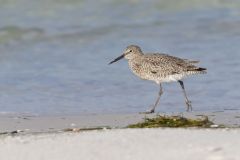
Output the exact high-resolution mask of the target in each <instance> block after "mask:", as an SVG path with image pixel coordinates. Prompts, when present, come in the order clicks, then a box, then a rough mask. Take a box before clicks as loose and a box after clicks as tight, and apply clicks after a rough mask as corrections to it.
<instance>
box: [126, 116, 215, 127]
mask: <svg viewBox="0 0 240 160" xmlns="http://www.w3.org/2000/svg"><path fill="white" fill-rule="evenodd" d="M213 125H214V123H213V122H211V121H210V120H209V119H208V117H207V116H204V117H203V118H197V119H190V118H185V117H183V116H165V115H164V116H161V115H157V117H155V118H145V119H144V121H143V122H140V123H137V124H130V125H128V126H127V128H158V127H176V128H179V127H183V128H186V127H200V128H210V127H211V126H213Z"/></svg>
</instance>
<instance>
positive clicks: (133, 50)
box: [109, 45, 143, 64]
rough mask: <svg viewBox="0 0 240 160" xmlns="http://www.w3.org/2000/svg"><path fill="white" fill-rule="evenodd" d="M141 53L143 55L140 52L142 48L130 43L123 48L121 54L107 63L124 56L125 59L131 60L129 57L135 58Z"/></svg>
mask: <svg viewBox="0 0 240 160" xmlns="http://www.w3.org/2000/svg"><path fill="white" fill-rule="evenodd" d="M141 55H143V53H142V50H141V48H140V47H139V46H136V45H130V46H127V48H126V49H125V51H124V52H123V54H122V55H121V56H119V57H117V58H116V59H114V60H113V61H111V62H110V63H109V64H112V63H114V62H117V61H119V60H120V59H122V58H126V59H127V60H131V59H134V58H136V57H138V56H141Z"/></svg>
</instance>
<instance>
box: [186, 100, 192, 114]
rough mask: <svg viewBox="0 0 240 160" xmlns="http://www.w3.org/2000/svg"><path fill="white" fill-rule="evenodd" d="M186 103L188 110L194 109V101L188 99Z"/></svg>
mask: <svg viewBox="0 0 240 160" xmlns="http://www.w3.org/2000/svg"><path fill="white" fill-rule="evenodd" d="M186 105H187V112H189V111H192V102H191V101H189V100H187V101H186Z"/></svg>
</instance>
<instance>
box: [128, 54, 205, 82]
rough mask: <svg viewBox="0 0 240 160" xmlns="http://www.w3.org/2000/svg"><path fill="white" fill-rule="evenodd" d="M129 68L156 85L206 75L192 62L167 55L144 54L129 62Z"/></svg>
mask: <svg viewBox="0 0 240 160" xmlns="http://www.w3.org/2000/svg"><path fill="white" fill-rule="evenodd" d="M128 63H129V68H130V69H131V70H132V72H133V73H134V74H136V75H137V76H138V77H140V78H142V79H146V80H152V81H155V82H156V83H158V84H159V83H161V82H171V81H178V80H181V79H183V78H185V77H187V76H189V75H193V74H202V73H206V71H204V69H203V68H199V67H196V66H195V65H193V63H192V61H189V60H186V59H180V58H177V57H173V56H169V55H167V54H159V53H153V54H142V55H139V56H137V57H135V58H133V59H130V60H129V61H128Z"/></svg>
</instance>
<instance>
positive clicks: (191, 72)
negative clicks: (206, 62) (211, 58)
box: [187, 67, 207, 74]
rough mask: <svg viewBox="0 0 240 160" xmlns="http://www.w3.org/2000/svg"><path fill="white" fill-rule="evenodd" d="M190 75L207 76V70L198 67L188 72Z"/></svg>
mask: <svg viewBox="0 0 240 160" xmlns="http://www.w3.org/2000/svg"><path fill="white" fill-rule="evenodd" d="M187 73H188V74H205V73H207V68H202V67H196V68H191V69H190V70H188V72H187Z"/></svg>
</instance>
